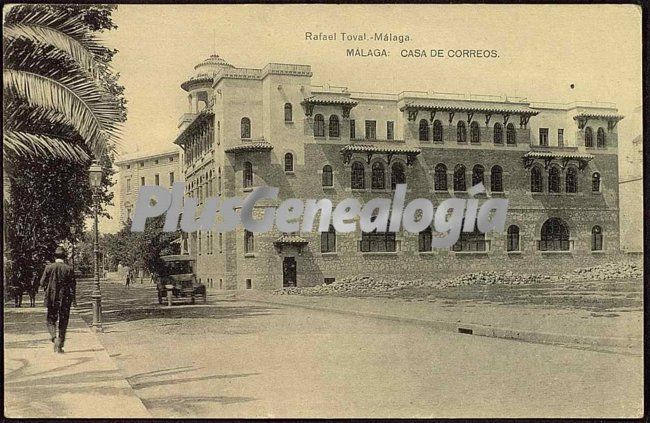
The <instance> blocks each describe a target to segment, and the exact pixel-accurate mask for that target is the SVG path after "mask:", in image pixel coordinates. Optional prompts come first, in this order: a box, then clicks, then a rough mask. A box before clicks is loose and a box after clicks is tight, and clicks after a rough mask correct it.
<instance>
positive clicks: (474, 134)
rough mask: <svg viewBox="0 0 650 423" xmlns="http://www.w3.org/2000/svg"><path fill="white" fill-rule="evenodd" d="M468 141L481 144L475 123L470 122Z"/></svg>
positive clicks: (479, 133) (479, 131) (479, 132)
mask: <svg viewBox="0 0 650 423" xmlns="http://www.w3.org/2000/svg"><path fill="white" fill-rule="evenodd" d="M469 133H470V140H471V141H472V142H474V143H477V142H481V128H479V127H478V123H477V122H472V123H471V124H470V125H469Z"/></svg>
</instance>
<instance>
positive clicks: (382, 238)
mask: <svg viewBox="0 0 650 423" xmlns="http://www.w3.org/2000/svg"><path fill="white" fill-rule="evenodd" d="M388 227H390V222H388V225H387V226H386V228H388ZM360 249H361V251H362V252H364V253H368V252H393V251H397V242H396V241H395V232H386V231H381V232H379V231H377V230H376V229H375V230H374V231H372V232H361V243H360Z"/></svg>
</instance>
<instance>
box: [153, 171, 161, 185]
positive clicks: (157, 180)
mask: <svg viewBox="0 0 650 423" xmlns="http://www.w3.org/2000/svg"><path fill="white" fill-rule="evenodd" d="M154 180H155V181H156V182H155V183H156V185H160V175H159V174H157V173H156V175H154Z"/></svg>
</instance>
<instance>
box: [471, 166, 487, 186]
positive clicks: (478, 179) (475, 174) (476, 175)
mask: <svg viewBox="0 0 650 423" xmlns="http://www.w3.org/2000/svg"><path fill="white" fill-rule="evenodd" d="M479 183H481V184H483V185H485V168H484V167H483V166H481V165H479V164H477V165H475V166H474V168H473V169H472V186H474V185H477V184H479Z"/></svg>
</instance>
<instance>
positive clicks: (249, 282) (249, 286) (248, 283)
mask: <svg viewBox="0 0 650 423" xmlns="http://www.w3.org/2000/svg"><path fill="white" fill-rule="evenodd" d="M246 289H253V280H252V279H246Z"/></svg>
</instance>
